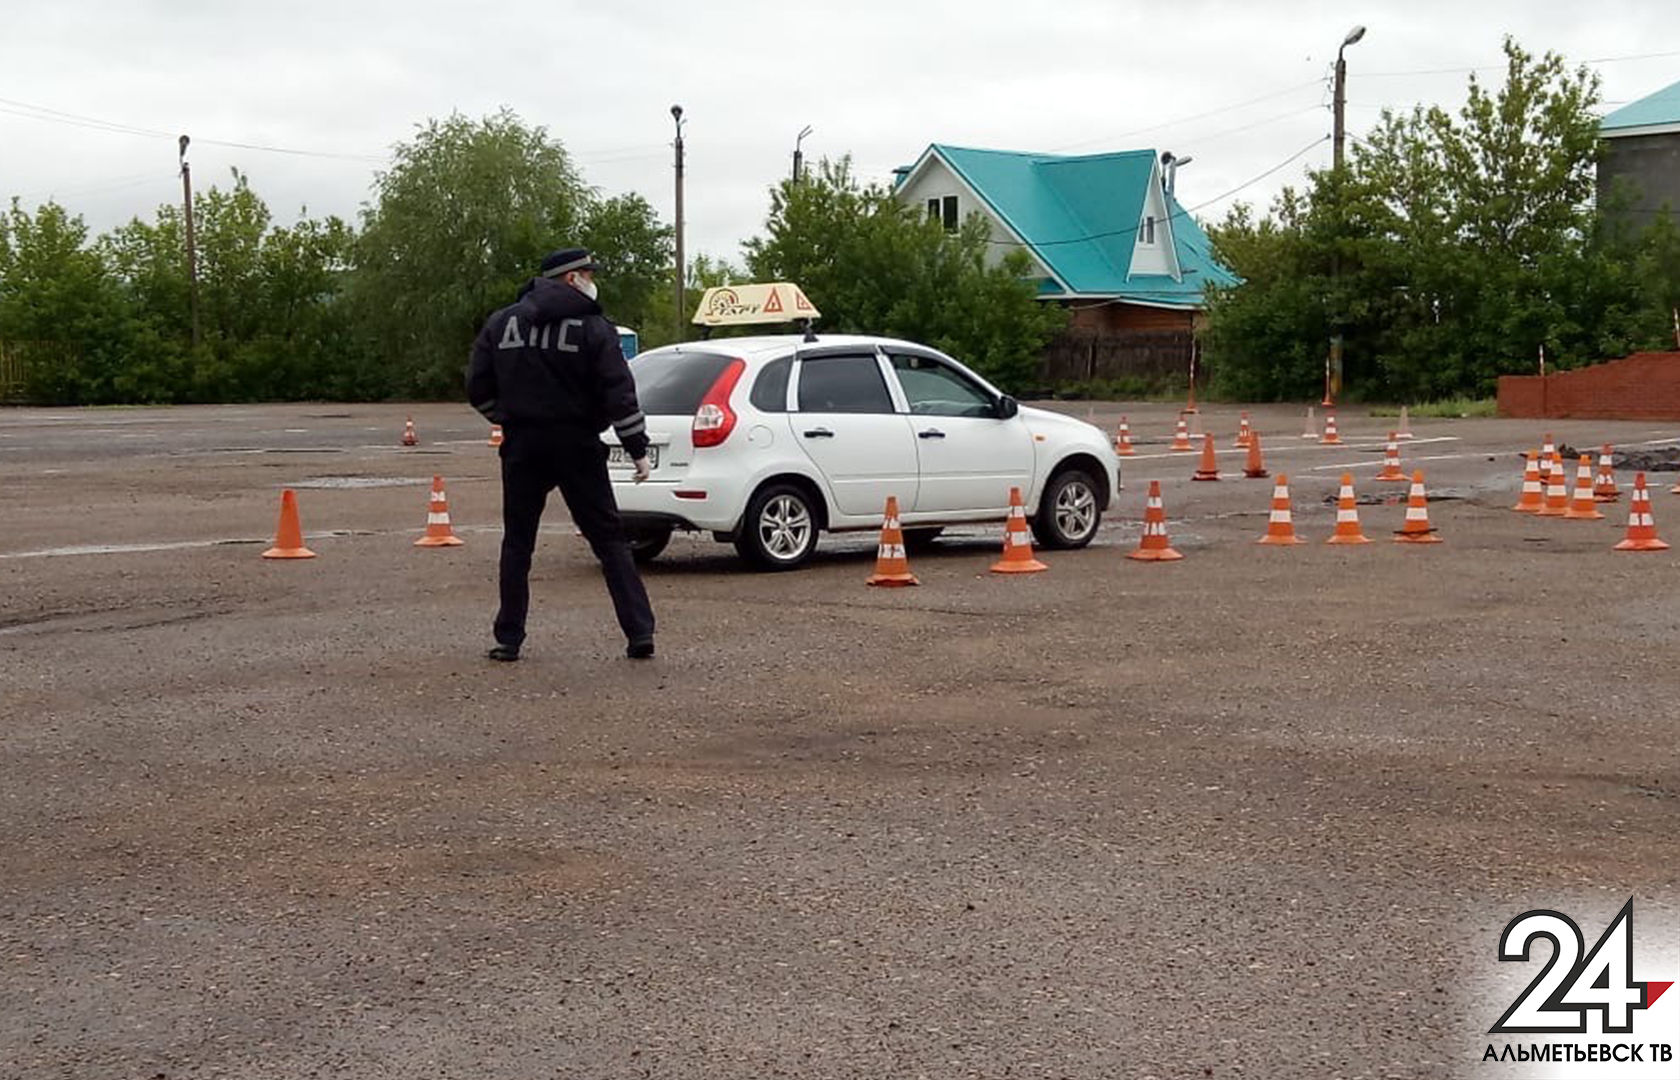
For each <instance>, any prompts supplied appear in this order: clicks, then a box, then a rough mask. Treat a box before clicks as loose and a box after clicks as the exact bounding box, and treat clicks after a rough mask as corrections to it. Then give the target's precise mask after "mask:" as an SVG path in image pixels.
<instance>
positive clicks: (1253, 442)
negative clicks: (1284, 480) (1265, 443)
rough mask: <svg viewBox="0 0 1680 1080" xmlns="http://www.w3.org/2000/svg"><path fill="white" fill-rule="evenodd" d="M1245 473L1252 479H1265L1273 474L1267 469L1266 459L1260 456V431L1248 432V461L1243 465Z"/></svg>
mask: <svg viewBox="0 0 1680 1080" xmlns="http://www.w3.org/2000/svg"><path fill="white" fill-rule="evenodd" d="M1243 475H1244V476H1246V477H1248V478H1249V479H1250V480H1264V479H1265V478H1266V477H1268V476H1270V475H1272V474H1271V473H1270V472H1269V471H1268V470H1267V469H1266V461H1265V459H1264V458H1262V457H1261V456H1260V433H1259V432H1258V431H1250V432H1249V433H1248V462H1247V463H1246V464H1244V465H1243Z"/></svg>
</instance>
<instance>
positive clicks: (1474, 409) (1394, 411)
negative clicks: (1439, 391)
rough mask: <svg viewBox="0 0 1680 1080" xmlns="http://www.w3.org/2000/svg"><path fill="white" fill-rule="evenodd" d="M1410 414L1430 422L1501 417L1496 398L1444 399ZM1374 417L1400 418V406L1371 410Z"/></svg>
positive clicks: (1423, 405) (1412, 409)
mask: <svg viewBox="0 0 1680 1080" xmlns="http://www.w3.org/2000/svg"><path fill="white" fill-rule="evenodd" d="M1409 414H1410V415H1412V416H1421V417H1424V418H1425V419H1429V420H1468V419H1472V418H1476V417H1488V416H1498V415H1499V402H1498V400H1497V399H1495V398H1472V397H1455V398H1444V399H1443V400H1441V401H1426V402H1424V403H1423V404H1421V405H1413V406H1411V407H1410V410H1409ZM1371 415H1372V416H1399V415H1400V407H1399V406H1398V405H1381V406H1378V407H1376V408H1373V409H1372V410H1371Z"/></svg>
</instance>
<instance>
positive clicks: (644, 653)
mask: <svg viewBox="0 0 1680 1080" xmlns="http://www.w3.org/2000/svg"><path fill="white" fill-rule="evenodd" d="M624 655H625V656H628V657H629V658H630V659H632V660H651V659H653V639H652V638H650V637H649V638H637V639H636V640H635V641H632V642H631V643H630V644H629V646H627V647H626V648H625V650H624Z"/></svg>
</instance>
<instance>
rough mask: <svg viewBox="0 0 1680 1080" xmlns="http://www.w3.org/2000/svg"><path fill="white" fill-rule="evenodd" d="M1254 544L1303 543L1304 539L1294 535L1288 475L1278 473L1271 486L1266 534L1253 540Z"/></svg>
mask: <svg viewBox="0 0 1680 1080" xmlns="http://www.w3.org/2000/svg"><path fill="white" fill-rule="evenodd" d="M1254 542H1255V543H1256V544H1304V543H1306V541H1305V540H1303V539H1301V538H1300V537H1299V536H1296V535H1295V517H1294V515H1293V514H1291V513H1290V511H1289V477H1287V476H1285V475H1284V474H1282V473H1278V478H1277V483H1276V484H1275V485H1273V487H1272V516H1271V517H1270V518H1268V519H1267V520H1266V535H1265V536H1262V537H1261V538H1260V539H1258V540H1256V541H1254Z"/></svg>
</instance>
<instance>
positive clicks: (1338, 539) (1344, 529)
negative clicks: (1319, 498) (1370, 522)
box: [1325, 473, 1371, 544]
mask: <svg viewBox="0 0 1680 1080" xmlns="http://www.w3.org/2000/svg"><path fill="white" fill-rule="evenodd" d="M1370 542H1371V540H1370V538H1369V537H1367V536H1366V535H1365V534H1364V533H1363V532H1362V531H1360V528H1359V503H1358V502H1357V501H1356V500H1355V499H1354V497H1353V474H1352V473H1343V474H1342V490H1341V492H1340V493H1339V494H1338V495H1337V497H1336V531H1335V532H1333V533H1331V534H1330V539H1328V540H1326V541H1325V543H1326V544H1369V543H1370Z"/></svg>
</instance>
